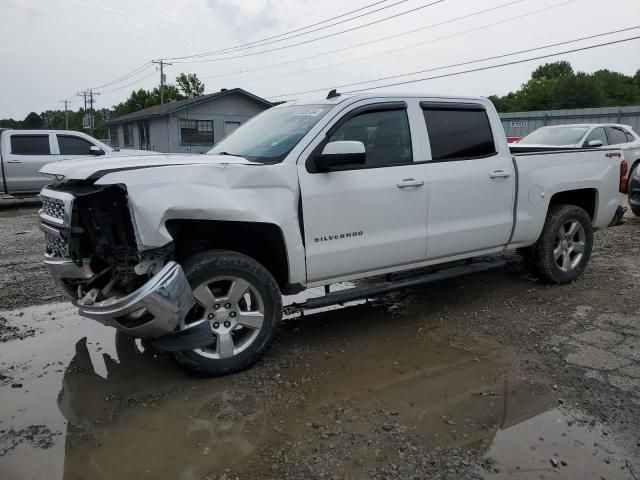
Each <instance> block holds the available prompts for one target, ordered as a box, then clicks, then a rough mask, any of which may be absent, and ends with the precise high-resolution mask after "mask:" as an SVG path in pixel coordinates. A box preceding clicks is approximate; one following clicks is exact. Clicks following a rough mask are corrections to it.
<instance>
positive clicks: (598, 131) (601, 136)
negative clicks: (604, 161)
mask: <svg viewBox="0 0 640 480" xmlns="http://www.w3.org/2000/svg"><path fill="white" fill-rule="evenodd" d="M594 140H600V141H601V142H602V145H609V142H608V141H607V135H606V134H605V133H604V128H602V127H598V128H594V129H593V130H592V131H591V133H590V134H589V136H588V137H587V139H586V140H585V142H584V146H585V147H588V146H589V142H592V141H594Z"/></svg>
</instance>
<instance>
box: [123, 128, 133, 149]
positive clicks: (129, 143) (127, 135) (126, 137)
mask: <svg viewBox="0 0 640 480" xmlns="http://www.w3.org/2000/svg"><path fill="white" fill-rule="evenodd" d="M122 143H123V144H124V146H125V147H133V125H131V124H130V123H125V124H124V125H123V126H122Z"/></svg>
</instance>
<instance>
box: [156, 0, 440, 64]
mask: <svg viewBox="0 0 640 480" xmlns="http://www.w3.org/2000/svg"><path fill="white" fill-rule="evenodd" d="M444 1H446V0H435V1H433V2H431V3H427V4H426V5H421V6H419V7H416V8H412V9H411V10H405V11H404V12H400V13H396V14H395V15H391V16H389V17H384V18H380V19H378V20H375V21H373V22H369V23H364V24H362V25H357V26H355V27H351V28H348V29H345V30H340V31H338V32H334V33H330V34H327V35H323V36H320V37H315V38H310V39H309V40H304V41H301V42H297V43H292V44H290V45H282V46H280V47H276V48H271V49H268V50H260V51H259V52H249V53H245V54H242V55H236V56H233V57H222V58H211V59H207V60H185V61H183V62H176V63H200V62H219V61H223V60H233V59H235V58H244V57H251V56H255V55H261V54H263V53H270V52H276V51H279V50H284V49H287V48H291V47H297V46H299V45H305V44H307V43H312V42H317V41H319V40H323V39H325V38H329V37H335V36H337V35H342V34H343V33H347V32H352V31H354V30H359V29H361V28H365V27H369V26H371V25H375V24H378V23H380V22H385V21H387V20H391V19H393V18H398V17H401V16H403V15H408V14H410V13H414V12H416V11H418V10H422V9H424V8H428V7H431V6H433V5H437V4H438V3H442V2H444ZM174 58H178V57H170V58H168V59H169V60H173V59H174ZM189 58H191V57H189Z"/></svg>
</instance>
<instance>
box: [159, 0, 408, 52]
mask: <svg viewBox="0 0 640 480" xmlns="http://www.w3.org/2000/svg"><path fill="white" fill-rule="evenodd" d="M387 1H389V0H383V1H380V2H374V3H372V4H369V5H366V6H365V7H362V8H358V9H356V10H352V11H350V12H347V13H344V14H342V15H337V16H335V17H331V18H329V19H327V20H322V21H321V22H317V23H314V24H311V25H307V26H305V27H300V28H297V29H295V30H291V31H289V32H285V33H281V34H278V35H274V36H271V37H267V38H263V39H261V40H256V41H254V42H249V43H244V44H241V45H236V46H235V47H229V48H225V49H223V50H214V51H211V52H203V53H196V54H193V55H185V56H182V57H169V58H167V60H182V59H187V58H195V57H207V56H212V55H219V54H222V53H230V52H233V51H237V50H245V49H249V48H257V47H261V46H264V45H269V44H272V43H277V42H283V41H285V40H290V39H292V38H295V37H299V36H302V35H308V34H310V33H313V32H317V31H320V30H325V29H327V28H331V27H335V26H336V25H340V24H342V23H346V22H351V21H353V20H357V19H358V18H362V17H366V16H368V15H372V14H374V13H377V12H380V11H382V10H386V9H388V8H393V7H395V6H396V5H399V4H401V3H406V2H407V1H408V0H400V1H398V2H395V3H392V4H391V5H385V6H384V7H380V8H377V9H375V10H371V11H370V12H366V13H362V14H360V15H356V16H355V17H352V18H347V19H343V20H340V21H339V22H335V23H332V24H330V25H325V26H323V27H319V28H315V29H313V30H309V31H306V32H301V33H296V32H300V31H301V30H307V29H309V28H311V27H315V26H317V25H321V24H323V23H327V22H330V21H331V20H336V19H338V18H341V17H345V16H349V15H351V14H352V13H356V12H359V11H361V10H366V9H368V8H371V7H373V6H375V5H378V4H380V3H385V2H387ZM292 33H295V35H291V34H292ZM287 35H290V36H288V37H287V38H280V37H284V36H287ZM268 40H271V41H268Z"/></svg>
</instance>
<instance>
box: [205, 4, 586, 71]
mask: <svg viewBox="0 0 640 480" xmlns="http://www.w3.org/2000/svg"><path fill="white" fill-rule="evenodd" d="M575 1H576V0H567V1H565V2H563V3H559V4H556V5H551V6H549V7H545V8H540V9H538V10H533V11H531V12H527V13H523V14H520V15H515V16H513V17H509V18H505V19H503V20H500V21H497V22H493V23H489V24H486V25H481V26H479V27H476V28H472V29H470V30H463V31H461V32H456V33H452V34H449V35H444V36H442V37H437V38H434V39H431V40H427V41H424V42H418V43H414V44H412V45H405V46H402V47H400V48H394V49H391V50H386V51H384V52H378V53H374V54H371V55H365V56H363V57H357V58H353V59H350V60H345V61H343V62H338V63H331V64H328V65H321V66H318V67H312V68H307V69H305V70H298V71H295V72H287V73H283V74H279V75H272V76H270V77H262V78H259V79H254V80H244V82H245V83H249V82H255V81H261V80H269V79H272V78H278V77H284V76H290V75H297V74H299V73H306V72H311V71H314V70H322V69H326V68H331V67H336V66H339V65H345V64H350V63H353V62H358V61H361V60H368V59H371V58H375V57H380V56H383V55H389V54H390V53H396V52H402V51H405V50H408V49H410V48H415V47H420V46H423V45H428V44H431V43H436V42H439V41H442V40H448V39H450V38H454V37H458V36H461V35H466V34H469V33H473V32H477V31H479V30H484V29H486V28H490V27H494V26H496V25H500V24H503V23H507V22H510V21H513V20H518V19H520V18H524V17H528V16H531V15H535V14H538V13H541V12H544V11H547V10H551V9H554V8H558V7H561V6H564V5H567V4H568V3H572V2H575ZM505 5H509V4H505ZM459 18H461V17H459ZM204 78H207V77H203V79H204Z"/></svg>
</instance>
